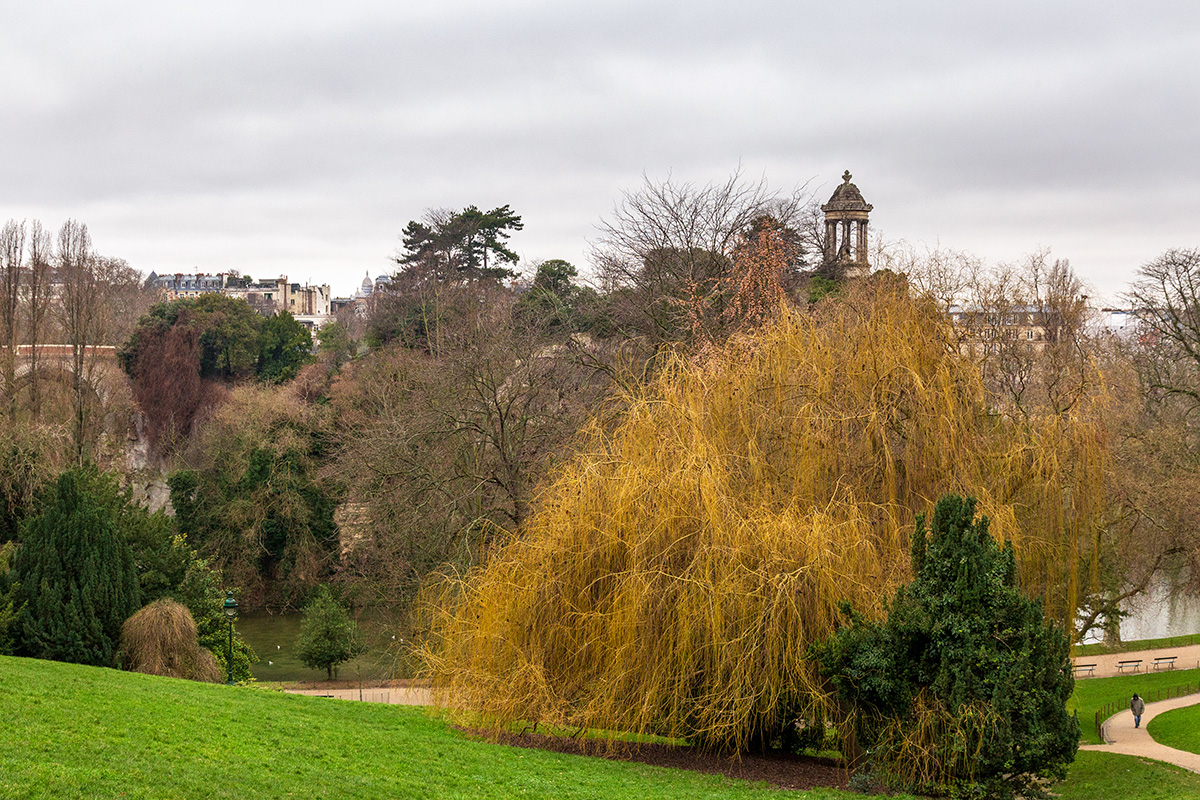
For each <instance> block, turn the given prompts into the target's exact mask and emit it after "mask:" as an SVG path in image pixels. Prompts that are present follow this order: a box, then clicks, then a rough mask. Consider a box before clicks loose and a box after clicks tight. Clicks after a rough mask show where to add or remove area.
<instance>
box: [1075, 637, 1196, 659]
mask: <svg viewBox="0 0 1200 800" xmlns="http://www.w3.org/2000/svg"><path fill="white" fill-rule="evenodd" d="M1191 644H1200V633H1192V634H1188V635H1186V636H1167V637H1164V638H1162V639H1137V640H1134V641H1132V642H1120V643H1118V644H1115V645H1112V644H1107V643H1105V642H1100V643H1099V644H1081V645H1076V647H1075V657H1076V658H1086V657H1087V656H1098V655H1103V654H1105V653H1136V652H1137V651H1138V650H1157V649H1159V648H1163V647H1186V646H1188V645H1191Z"/></svg>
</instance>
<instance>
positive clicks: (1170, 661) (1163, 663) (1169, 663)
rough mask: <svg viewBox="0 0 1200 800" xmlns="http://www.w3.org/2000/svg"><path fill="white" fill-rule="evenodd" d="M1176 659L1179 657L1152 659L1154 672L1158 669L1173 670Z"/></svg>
mask: <svg viewBox="0 0 1200 800" xmlns="http://www.w3.org/2000/svg"><path fill="white" fill-rule="evenodd" d="M1177 658H1179V656H1159V657H1158V658H1156V659H1154V671H1155V672H1158V670H1160V669H1175V659H1177Z"/></svg>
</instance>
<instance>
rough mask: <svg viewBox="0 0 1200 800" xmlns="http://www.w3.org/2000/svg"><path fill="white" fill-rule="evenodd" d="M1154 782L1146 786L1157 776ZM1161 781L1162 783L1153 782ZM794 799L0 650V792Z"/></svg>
mask: <svg viewBox="0 0 1200 800" xmlns="http://www.w3.org/2000/svg"><path fill="white" fill-rule="evenodd" d="M1154 787H1157V788H1154ZM1054 791H1055V793H1056V794H1059V795H1060V796H1061V797H1063V798H1064V800H1075V799H1076V798H1095V797H1117V796H1120V797H1122V800H1167V799H1168V798H1172V797H1200V776H1197V775H1192V774H1191V773H1182V772H1181V771H1179V770H1175V769H1173V768H1170V767H1169V766H1168V765H1164V764H1161V763H1159V762H1152V761H1147V760H1144V759H1135V758H1133V757H1129V756H1118V755H1114V754H1107V753H1096V752H1081V753H1080V754H1079V759H1078V761H1077V763H1076V765H1075V766H1073V767H1072V772H1071V775H1070V776H1069V777H1068V779H1067V781H1066V782H1064V783H1061V784H1057V785H1056V786H1055V787H1054ZM1164 792H1165V793H1164ZM289 793H290V794H294V795H295V796H297V797H346V798H356V797H363V798H375V797H401V798H403V797H439V798H474V797H480V798H493V797H496V798H500V797H503V798H507V797H521V796H533V797H536V796H553V797H561V798H575V797H580V798H582V797H588V798H618V797H620V798H625V797H631V796H652V797H656V798H660V797H661V798H672V797H681V798H682V797H687V798H692V797H703V798H713V800H722V799H723V798H752V799H753V800H769V798H776V797H779V798H785V797H786V798H793V800H808V799H809V798H812V799H813V800H850V798H862V797H864V796H863V795H858V794H852V793H849V792H844V791H838V790H832V789H829V790H814V791H811V792H788V791H783V790H775V789H771V788H766V787H762V786H755V785H750V784H747V783H746V782H744V781H738V780H735V779H727V778H721V777H720V776H712V775H701V774H698V773H693V772H688V771H686V770H674V769H668V768H664V767H653V766H649V765H644V764H637V763H630V762H615V761H606V760H603V759H598V758H592V757H587V756H575V755H564V754H558V753H549V752H546V751H540V750H531V749H524V748H514V747H506V746H503V745H496V744H490V743H487V742H483V741H478V740H475V739H472V738H470V737H467V736H465V735H463V734H461V733H459V732H457V731H455V730H453V729H452V728H451V727H449V726H448V725H446V724H445V723H444V722H443V721H441V719H440V718H438V716H437V715H435V714H431V713H428V712H427V711H423V710H421V709H419V708H414V707H409V706H387V705H378V704H371V703H356V702H344V701H338V700H330V699H324V698H309V697H303V696H299V695H291V694H286V693H284V692H280V691H264V690H256V689H253V688H242V687H227V686H221V685H214V684H196V683H190V682H187V681H177V680H173V679H170V678H155V677H150V676H145V675H139V674H134V673H122V672H118V671H116V670H111V669H101V668H95V667H81V666H76V665H70V664H59V663H56V662H49V661H36V660H33V659H18V658H10V657H0V797H5V798H8V797H13V798H51V797H53V798H73V797H94V796H116V795H122V796H124V797H128V798H153V797H164V796H170V797H177V798H185V799H186V798H191V797H195V798H201V797H203V798H236V799H237V800H246V798H251V797H258V796H271V797H280V796H288V794H289Z"/></svg>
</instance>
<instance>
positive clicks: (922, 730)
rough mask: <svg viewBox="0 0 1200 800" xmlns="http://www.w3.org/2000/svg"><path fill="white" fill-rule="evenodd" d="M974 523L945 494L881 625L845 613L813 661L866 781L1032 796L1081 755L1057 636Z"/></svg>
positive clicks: (1063, 647) (1062, 644) (969, 508)
mask: <svg viewBox="0 0 1200 800" xmlns="http://www.w3.org/2000/svg"><path fill="white" fill-rule="evenodd" d="M974 516H975V501H974V500H973V499H968V500H963V499H962V498H960V497H958V496H956V495H947V496H946V497H943V498H942V499H941V500H939V501H938V504H937V507H936V509H935V510H934V514H933V524H932V527H931V530H930V531H929V535H928V536H927V535H926V530H925V520H924V518H923V517H920V518H918V520H917V525H916V530H915V532H914V534H913V544H912V565H913V572H914V573H915V575H916V577H915V578H914V580H913V581H912V582H911V583H909V584H908V585H906V586H902V587H900V589H898V590H897V592H896V595H895V599H894V600H893V602H892V604H891V609H890V611H889V614H888V617H887V621H886V622H885V623H882V624H880V623H872V622H867V621H866V620H864V619H863V618H862V617H860V616H858V615H856V614H851V623H850V625H848V626H847V627H845V628H842V629H841V630H839V631H838V632H837V633H835V634H834V635H833V636H831V637H830V638H829V639H828V640H826V641H825V642H824V643H822V644H821V645H819V646H817V647H815V648H814V650H813V656H814V657H815V658H817V659H818V660H819V662H820V664H821V668H822V672H823V673H824V675H825V676H826V677H827V678H828V679H829V680H830V682H831V683H832V685H833V687H834V689H835V690H836V693H837V697H838V699H839V701H840V703H841V706H842V712H843V714H844V715H845V718H846V719H845V722H846V725H847V727H846V729H845V730H846V732H847V735H848V737H847V738H848V749H849V750H850V751H851V752H853V753H854V754H855V755H859V754H861V755H862V756H863V758H865V763H864V762H863V759H861V758H860V759H859V762H860V763H859V767H860V768H864V767H865V768H866V769H867V770H868V771H870V772H871V773H872V774H873V776H874V777H876V778H878V779H880V780H882V781H883V782H885V783H887V784H889V785H890V786H892V787H895V788H903V789H906V790H908V791H912V792H917V793H921V794H946V793H953V794H955V795H957V796H965V797H984V796H986V797H1013V796H1014V795H1019V796H1022V797H1033V796H1039V795H1041V794H1044V788H1045V782H1046V780H1047V779H1049V778H1059V779H1061V778H1064V777H1066V771H1067V766H1068V765H1069V764H1070V763H1071V761H1073V760H1074V758H1075V751H1076V748H1077V746H1078V739H1079V722H1078V720H1077V719H1076V718H1075V717H1074V716H1071V715H1068V714H1067V712H1066V706H1065V704H1066V701H1067V699H1068V698H1069V697H1070V695H1071V692H1072V690H1073V689H1074V684H1075V681H1074V678H1073V676H1072V670H1071V662H1070V658H1069V656H1068V642H1067V637H1066V635H1065V634H1064V633H1063V632H1062V631H1061V630H1059V629H1058V628H1056V627H1055V626H1053V625H1051V624H1047V622H1046V621H1045V618H1044V616H1043V614H1042V608H1041V604H1040V603H1038V602H1036V601H1031V600H1027V599H1026V598H1025V597H1024V596H1023V595H1022V594H1021V591H1020V589H1019V587H1018V585H1017V566H1016V557H1015V555H1014V552H1013V548H1012V545H1011V543H1008V544H1005V545H1004V546H1003V547H1002V546H1001V545H1000V544H998V543H997V542H996V540H995V539H993V538H992V537H991V535H990V534H989V533H988V520H987V517H982V518H980V519H979V520H978V521H975V519H974ZM862 751H865V753H864V752H862Z"/></svg>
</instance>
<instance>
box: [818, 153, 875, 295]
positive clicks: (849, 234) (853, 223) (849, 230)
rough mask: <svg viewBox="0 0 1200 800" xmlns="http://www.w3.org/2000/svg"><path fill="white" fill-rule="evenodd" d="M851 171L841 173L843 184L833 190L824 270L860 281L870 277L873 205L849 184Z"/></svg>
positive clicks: (826, 208)
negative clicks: (869, 231) (869, 230)
mask: <svg viewBox="0 0 1200 800" xmlns="http://www.w3.org/2000/svg"><path fill="white" fill-rule="evenodd" d="M851 177H852V176H851V175H850V170H846V171H845V172H844V173H843V174H842V184H841V185H840V186H838V187H837V188H836V189H834V190H833V196H832V197H830V198H829V202H828V203H826V204H825V205H823V206H821V210H822V211H823V212H825V254H824V259H823V264H822V271H823V272H826V273H828V274H829V275H831V276H832V277H838V278H861V277H865V276H866V275H868V274H870V272H871V265H870V264H869V263H867V216H868V215H869V214H870V212H871V209H872V208H873V206H871V204H870V203H868V202H867V201H866V200H863V196H862V192H860V191H859V190H858V187H857V186H855V185H854V184H853V183H851V182H850V178H851Z"/></svg>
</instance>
